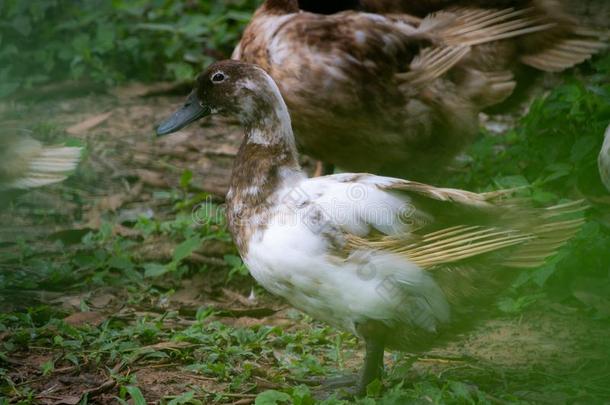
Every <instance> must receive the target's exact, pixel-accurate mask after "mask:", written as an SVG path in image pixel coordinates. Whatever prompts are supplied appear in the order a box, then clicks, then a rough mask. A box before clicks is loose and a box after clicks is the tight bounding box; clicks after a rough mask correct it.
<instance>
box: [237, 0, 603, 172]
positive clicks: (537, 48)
mask: <svg viewBox="0 0 610 405" xmlns="http://www.w3.org/2000/svg"><path fill="white" fill-rule="evenodd" d="M558 24H559V23H557V21H556V19H555V18H554V17H552V15H551V17H548V16H547V17H542V16H541V15H540V13H538V12H536V11H535V10H531V9H528V10H527V11H525V10H522V11H517V12H514V10H512V9H509V10H498V9H487V8H462V9H459V8H451V9H448V10H445V11H440V12H437V13H435V14H432V15H429V16H427V17H426V18H423V19H421V18H419V17H415V16H409V15H406V14H402V15H396V14H393V15H386V16H382V15H374V14H366V13H360V12H357V11H344V12H339V13H336V14H332V15H321V14H314V13H309V12H302V11H300V9H299V3H298V2H297V1H296V0H267V1H265V3H263V5H262V6H261V7H260V8H259V9H258V10H257V12H256V13H255V14H254V16H253V18H252V21H251V22H250V24H249V26H248V27H247V28H246V30H245V32H244V35H243V37H242V40H241V42H240V43H239V45H238V46H237V47H236V49H235V52H234V54H233V58H234V59H240V60H243V61H245V62H250V63H255V64H258V65H259V66H261V67H263V68H264V69H265V70H266V71H268V72H269V74H270V75H271V76H272V77H273V78H274V79H275V80H276V81H277V83H278V85H279V86H280V89H281V91H282V94H283V95H284V97H285V99H286V102H287V104H288V106H289V108H290V110H291V112H292V116H293V124H294V129H295V133H296V136H297V141H298V143H299V145H300V147H301V148H302V151H303V152H305V153H307V154H310V155H312V156H313V157H316V158H318V159H320V160H322V161H324V162H327V163H332V164H335V165H337V166H339V167H340V168H342V169H345V170H352V171H367V172H374V173H379V174H386V175H407V176H408V177H410V178H414V179H426V178H430V177H431V175H432V174H433V173H435V172H438V170H439V169H441V168H443V167H445V166H446V165H448V164H449V163H450V162H451V160H452V158H453V157H454V156H455V155H456V154H457V153H458V152H459V151H461V150H462V149H463V148H464V147H465V146H466V145H468V144H470V143H471V142H472V140H473V139H474V138H475V136H476V134H477V129H478V113H479V112H480V111H481V109H484V108H486V107H490V106H493V105H496V104H498V103H501V102H503V101H505V100H506V99H507V98H508V97H509V96H510V95H511V94H512V93H513V90H514V88H515V86H516V84H517V83H516V81H515V80H514V74H513V72H512V70H513V68H514V67H515V65H519V64H526V65H529V66H533V67H535V68H538V69H544V70H548V71H557V70H561V69H564V68H567V67H570V66H573V65H574V64H576V63H579V62H581V61H583V60H585V59H586V58H588V57H589V56H591V55H592V54H594V53H595V52H597V51H599V50H600V49H602V48H603V47H604V44H603V43H601V42H600V41H598V40H597V38H595V37H594V36H592V35H593V34H592V33H588V32H584V30H581V29H577V28H574V29H572V30H569V32H568V34H569V35H568V34H566V35H567V36H566V37H565V41H556V40H555V39H553V41H550V42H545V41H541V40H539V39H538V38H539V37H538V36H534V35H526V34H532V33H534V32H555V30H556V29H557V27H558ZM590 34H591V35H590ZM508 38H512V39H508ZM515 38H522V39H519V40H517V39H515ZM553 38H554V37H553ZM562 38H563V37H562ZM499 39H504V40H502V41H500V40H499ZM534 40H535V42H536V43H535V44H532V45H531V46H528V47H525V46H524V44H527V43H528V41H534Z"/></svg>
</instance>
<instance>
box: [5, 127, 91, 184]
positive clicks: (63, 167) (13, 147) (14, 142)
mask: <svg viewBox="0 0 610 405" xmlns="http://www.w3.org/2000/svg"><path fill="white" fill-rule="evenodd" d="M80 156H81V148H79V147H66V146H43V145H42V144H41V143H40V142H39V141H37V140H35V139H33V138H31V137H29V136H27V135H25V134H6V133H5V134H2V135H0V190H7V189H29V188H35V187H42V186H46V185H49V184H54V183H59V182H61V181H63V180H65V179H66V178H67V177H68V175H69V174H70V172H72V171H73V170H74V169H75V168H76V165H77V164H78V162H79V160H80Z"/></svg>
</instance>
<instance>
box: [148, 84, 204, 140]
mask: <svg viewBox="0 0 610 405" xmlns="http://www.w3.org/2000/svg"><path fill="white" fill-rule="evenodd" d="M210 112H211V111H210V108H209V107H207V106H205V105H203V103H201V102H200V101H199V98H198V97H197V94H196V93H195V92H194V91H193V92H191V94H189V96H188V98H187V99H186V102H185V103H184V105H183V106H182V107H181V108H180V109H179V110H178V111H176V112H175V113H173V114H172V115H171V117H169V118H168V119H166V120H165V121H163V122H162V123H161V124H159V126H158V127H157V136H163V135H169V134H171V133H173V132H176V131H178V130H180V129H182V128H184V127H185V126H187V125H188V124H190V123H191V122H193V121H197V120H198V119H199V118H203V117H205V116H206V115H209V114H210Z"/></svg>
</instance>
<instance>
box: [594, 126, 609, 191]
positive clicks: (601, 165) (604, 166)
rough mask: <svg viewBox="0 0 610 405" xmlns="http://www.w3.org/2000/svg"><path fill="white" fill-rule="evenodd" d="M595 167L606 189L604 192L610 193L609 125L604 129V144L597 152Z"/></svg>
mask: <svg viewBox="0 0 610 405" xmlns="http://www.w3.org/2000/svg"><path fill="white" fill-rule="evenodd" d="M597 167H598V169H599V177H600V178H601V180H602V183H603V184H604V186H605V187H606V190H608V192H610V125H608V128H606V134H605V135H604V143H603V144H602V148H601V150H600V151H599V155H598V158H597Z"/></svg>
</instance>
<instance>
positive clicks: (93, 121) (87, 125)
mask: <svg viewBox="0 0 610 405" xmlns="http://www.w3.org/2000/svg"><path fill="white" fill-rule="evenodd" d="M111 115H112V111H109V112H107V113H103V114H98V115H94V116H93V117H89V118H87V119H86V120H84V121H81V122H79V123H78V124H75V125H72V126H70V127H68V128H67V129H66V132H67V133H69V134H70V135H82V134H84V133H85V132H87V131H88V130H90V129H92V128H95V127H97V126H98V125H100V124H101V123H102V122H104V121H106V120H107V119H108V118H109V117H110V116H111Z"/></svg>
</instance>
